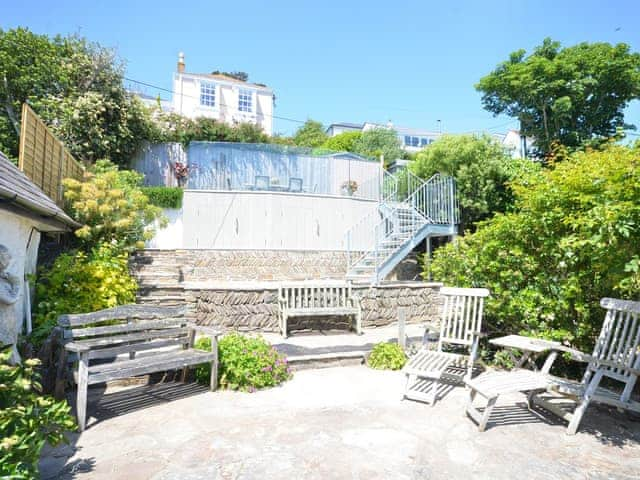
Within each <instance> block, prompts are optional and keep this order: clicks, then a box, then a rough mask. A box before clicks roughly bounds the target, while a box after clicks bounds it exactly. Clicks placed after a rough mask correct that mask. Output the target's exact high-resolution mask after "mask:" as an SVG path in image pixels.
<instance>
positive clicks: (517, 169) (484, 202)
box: [409, 135, 537, 232]
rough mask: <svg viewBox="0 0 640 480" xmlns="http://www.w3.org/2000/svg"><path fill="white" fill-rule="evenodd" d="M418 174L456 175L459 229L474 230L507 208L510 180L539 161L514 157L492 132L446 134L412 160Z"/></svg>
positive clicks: (510, 197) (426, 175) (413, 167)
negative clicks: (483, 133)
mask: <svg viewBox="0 0 640 480" xmlns="http://www.w3.org/2000/svg"><path fill="white" fill-rule="evenodd" d="M409 167H410V170H411V171H412V172H413V173H414V174H416V175H417V176H419V177H421V178H424V179H427V178H430V177H431V176H432V175H434V174H436V173H441V174H443V175H450V176H452V177H454V178H455V179H456V184H457V190H458V201H459V204H460V210H461V222H460V230H461V231H462V232H464V230H466V229H470V230H475V226H476V224H477V223H478V222H480V221H481V220H485V219H487V218H489V217H491V216H493V215H494V214H495V213H497V212H505V211H506V210H507V209H508V207H509V206H510V205H511V204H512V202H513V194H512V192H511V189H510V188H509V186H508V182H509V181H510V180H511V179H512V178H513V177H514V176H516V175H517V174H519V173H521V169H523V168H527V169H530V170H535V169H536V167H537V164H536V163H532V162H530V161H528V160H522V161H518V160H515V159H512V158H511V157H510V156H509V155H508V154H507V152H506V151H505V149H504V147H503V146H502V145H501V144H499V143H498V142H497V141H496V140H494V139H493V138H491V137H490V136H489V135H443V136H442V137H440V138H439V139H438V140H436V141H435V142H433V143H432V144H431V145H429V147H427V148H425V149H424V150H421V151H420V152H418V154H417V155H416V159H415V160H414V161H413V162H411V163H410V164H409Z"/></svg>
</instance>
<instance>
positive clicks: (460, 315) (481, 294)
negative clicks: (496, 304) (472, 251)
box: [403, 287, 489, 405]
mask: <svg viewBox="0 0 640 480" xmlns="http://www.w3.org/2000/svg"><path fill="white" fill-rule="evenodd" d="M440 294H441V295H442V296H443V297H444V305H443V307H442V314H441V317H440V337H439V339H438V345H437V348H436V350H435V351H433V350H428V349H427V345H426V343H425V342H424V339H423V346H422V348H421V349H420V351H419V352H418V353H417V354H416V355H414V356H413V357H412V358H411V359H410V360H409V362H408V363H407V364H406V365H405V366H404V368H403V372H404V374H405V375H407V376H413V377H416V378H424V379H428V380H430V381H431V382H432V383H433V386H432V391H431V392H432V393H431V395H429V396H427V397H426V398H425V396H424V395H423V394H422V392H420V391H416V390H415V389H414V388H412V386H413V383H412V382H409V381H407V382H406V384H405V392H404V396H405V398H409V399H413V400H423V401H427V402H429V403H431V404H432V405H433V404H434V403H435V401H436V399H437V398H436V394H437V389H438V385H439V383H440V380H441V378H442V376H443V374H444V373H445V372H447V373H449V374H451V375H452V376H455V377H460V373H459V370H460V369H461V368H462V369H463V370H464V371H465V374H464V375H463V379H467V378H471V376H472V374H473V366H474V364H475V362H476V357H477V353H478V344H479V340H480V330H481V327H482V313H483V305H484V299H485V298H486V297H487V296H489V290H487V289H485V288H451V287H443V288H441V289H440ZM427 328H429V326H428V327H427ZM426 336H427V332H426V331H425V339H426ZM445 345H457V346H462V347H465V348H467V349H468V350H469V355H460V354H453V353H448V352H445V351H443V347H444V346H445ZM454 366H455V367H456V369H455V370H453V369H452V368H451V367H454Z"/></svg>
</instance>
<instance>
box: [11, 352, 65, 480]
mask: <svg viewBox="0 0 640 480" xmlns="http://www.w3.org/2000/svg"><path fill="white" fill-rule="evenodd" d="M9 356H10V352H9V351H5V352H0V432H1V433H0V478H10V479H25V480H27V479H32V478H38V460H39V459H40V451H41V450H42V447H43V446H44V444H45V442H48V443H50V444H51V445H57V444H58V443H60V442H61V441H64V440H65V438H64V432H65V431H69V430H75V422H74V420H73V417H72V416H71V415H70V414H69V411H70V408H69V406H68V405H67V403H66V402H56V401H55V400H54V399H53V398H51V397H44V396H40V395H39V394H38V392H39V391H40V389H41V388H40V385H39V383H38V379H37V375H36V372H35V367H36V366H37V365H38V363H39V362H38V361H37V360H26V361H25V362H24V363H23V364H22V365H15V366H14V365H10V364H9V363H8V359H9Z"/></svg>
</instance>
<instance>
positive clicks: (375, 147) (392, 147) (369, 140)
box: [354, 127, 404, 163]
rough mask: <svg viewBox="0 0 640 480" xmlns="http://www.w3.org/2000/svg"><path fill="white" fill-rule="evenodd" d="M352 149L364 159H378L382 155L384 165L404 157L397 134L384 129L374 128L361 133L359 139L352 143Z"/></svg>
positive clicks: (389, 129)
mask: <svg viewBox="0 0 640 480" xmlns="http://www.w3.org/2000/svg"><path fill="white" fill-rule="evenodd" d="M354 149H355V153H359V154H360V155H364V156H366V157H374V158H378V157H380V155H384V160H385V162H386V163H389V162H391V161H393V160H395V159H398V158H403V156H404V151H403V150H402V147H401V146H400V139H399V138H398V132H396V131H395V130H393V129H391V128H385V127H376V128H372V129H371V130H367V131H366V132H362V135H361V136H360V138H358V139H357V140H356V141H355V143H354Z"/></svg>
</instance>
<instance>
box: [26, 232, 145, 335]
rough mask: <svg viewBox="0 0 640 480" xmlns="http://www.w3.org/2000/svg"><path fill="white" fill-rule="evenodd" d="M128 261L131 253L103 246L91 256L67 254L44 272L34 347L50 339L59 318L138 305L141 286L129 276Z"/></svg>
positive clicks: (38, 292) (39, 287)
mask: <svg viewBox="0 0 640 480" xmlns="http://www.w3.org/2000/svg"><path fill="white" fill-rule="evenodd" d="M128 258H129V255H128V253H126V252H119V251H118V250H117V249H116V248H115V247H114V246H112V245H108V244H102V245H100V246H99V247H97V248H95V249H93V250H92V251H91V252H90V253H88V254H87V253H85V252H83V251H75V252H69V253H64V254H62V255H60V256H59V257H58V258H57V259H56V261H55V262H54V263H53V265H52V266H51V267H50V268H48V269H45V270H42V271H41V272H40V275H39V277H38V281H37V284H36V307H35V311H34V313H35V328H34V331H33V333H32V336H31V340H32V341H33V343H35V344H39V343H40V342H42V340H44V339H45V338H46V337H47V335H48V334H49V332H50V331H51V329H52V328H53V327H54V326H55V324H56V321H57V317H58V315H61V314H63V313H85V312H93V311H96V310H101V309H103V308H110V307H115V306H117V305H122V304H125V303H131V302H134V301H135V294H136V290H137V288H138V286H137V284H136V281H135V280H134V279H133V278H132V277H131V275H130V274H129V266H128Z"/></svg>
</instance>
